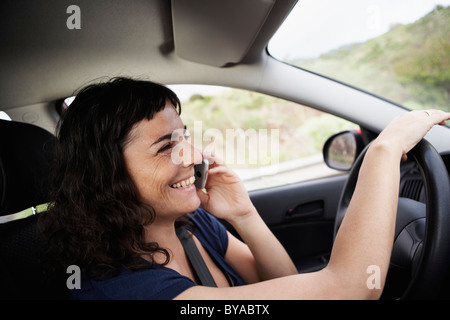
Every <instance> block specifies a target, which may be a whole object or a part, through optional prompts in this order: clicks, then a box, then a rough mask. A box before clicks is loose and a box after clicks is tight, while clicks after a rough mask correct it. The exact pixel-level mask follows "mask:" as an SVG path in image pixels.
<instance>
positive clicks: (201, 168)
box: [194, 159, 209, 189]
mask: <svg viewBox="0 0 450 320" xmlns="http://www.w3.org/2000/svg"><path fill="white" fill-rule="evenodd" d="M208 168H209V161H208V160H207V159H203V161H202V163H201V164H196V165H195V166H194V172H195V173H194V174H195V182H194V185H195V187H196V188H197V189H203V188H204V187H205V185H206V178H207V177H208Z"/></svg>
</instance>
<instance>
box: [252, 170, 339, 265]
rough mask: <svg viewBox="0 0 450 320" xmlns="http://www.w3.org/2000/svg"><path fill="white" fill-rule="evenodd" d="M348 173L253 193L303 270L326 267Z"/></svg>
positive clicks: (257, 206)
mask: <svg viewBox="0 0 450 320" xmlns="http://www.w3.org/2000/svg"><path fill="white" fill-rule="evenodd" d="M345 181H346V175H336V176H331V177H325V178H320V179H315V180H310V181H305V182H299V183H294V184H289V185H285V186H281V187H275V188H269V189H262V190H255V191H251V192H250V197H251V200H252V201H253V204H254V205H255V207H256V209H257V210H258V212H259V214H260V215H261V217H262V218H263V219H264V221H265V222H266V224H267V225H268V226H269V228H270V229H271V230H272V232H273V233H274V235H275V236H276V237H277V238H278V240H279V241H280V242H281V243H282V244H283V246H284V247H285V249H286V250H287V252H288V253H289V255H290V256H291V258H292V260H293V261H294V263H295V265H296V266H297V269H298V270H299V272H311V271H316V270H319V269H321V268H323V267H325V266H326V264H327V263H328V259H329V256H330V252H331V247H332V244H333V229H334V217H335V214H336V208H337V204H338V201H339V196H340V192H341V189H342V187H343V185H344V183H345Z"/></svg>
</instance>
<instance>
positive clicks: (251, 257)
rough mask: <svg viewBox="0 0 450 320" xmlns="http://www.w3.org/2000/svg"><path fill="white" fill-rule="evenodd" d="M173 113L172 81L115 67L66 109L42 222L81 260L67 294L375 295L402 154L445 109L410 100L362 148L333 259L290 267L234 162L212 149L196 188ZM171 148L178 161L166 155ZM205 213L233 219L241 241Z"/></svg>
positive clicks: (61, 257) (54, 240)
mask: <svg viewBox="0 0 450 320" xmlns="http://www.w3.org/2000/svg"><path fill="white" fill-rule="evenodd" d="M180 112H181V109H180V102H179V100H178V98H177V97H176V95H175V94H174V93H173V92H172V91H170V90H169V89H167V88H165V87H163V86H160V85H157V84H154V83H151V82H145V81H137V80H132V79H126V78H118V79H114V80H113V81H110V82H107V83H102V84H98V85H92V86H89V87H87V88H85V89H84V90H82V91H81V92H80V93H79V94H78V95H77V97H76V99H75V100H74V102H73V103H72V104H71V106H70V108H68V110H67V111H66V112H65V114H64V115H63V121H62V123H61V125H60V128H59V133H58V138H59V139H58V140H59V143H58V148H57V166H56V176H55V179H54V180H55V181H54V193H53V201H52V202H53V205H52V207H51V209H50V210H49V211H48V213H47V214H46V215H44V216H43V217H42V221H41V222H42V226H43V229H44V231H45V234H46V235H47V236H48V239H49V250H50V252H51V253H53V254H54V256H55V257H58V262H59V263H60V265H61V266H62V267H64V268H66V267H67V266H68V265H78V266H79V267H81V270H82V275H83V282H82V284H81V289H75V290H72V291H71V296H72V298H74V299H114V298H116V299H248V298H251V299H272V298H273V299H301V298H306V299H315V298H317V299H328V298H335V299H341V298H355V299H365V298H378V297H379V296H380V294H381V291H382V287H381V289H370V288H368V287H367V285H366V281H367V276H368V274H367V273H366V270H367V268H368V266H371V265H376V266H379V268H380V270H381V274H382V277H381V278H382V279H381V280H382V281H383V282H384V279H385V276H386V273H387V270H388V266H389V259H390V253H391V249H392V243H393V235H394V226H395V215H396V208H397V197H398V194H397V192H398V189H399V164H400V160H401V158H402V157H405V155H406V153H407V152H408V151H409V150H410V149H411V148H412V147H413V146H414V145H415V144H416V143H417V142H418V141H419V140H420V139H421V138H422V137H423V136H424V135H425V134H426V132H427V131H428V130H429V129H430V128H431V127H432V126H433V125H435V124H444V123H445V120H448V119H450V114H449V113H444V112H442V111H438V110H433V111H431V112H430V113H427V112H424V111H413V112H410V113H407V114H405V115H403V116H401V117H398V118H397V119H395V120H394V121H393V122H392V123H391V124H390V125H389V126H388V127H387V128H386V129H385V130H384V131H383V132H382V133H381V134H380V135H379V137H378V138H377V139H376V140H375V141H374V142H373V143H372V145H371V147H370V148H369V150H368V151H367V154H366V157H365V160H364V162H363V165H362V167H361V171H360V176H359V181H358V183H357V186H356V189H355V192H354V196H353V199H352V201H351V204H350V206H349V208H348V212H347V214H346V216H345V218H344V220H343V222H342V224H341V227H340V230H339V233H338V235H337V237H336V240H335V244H334V247H333V250H332V254H331V258H330V262H329V264H328V266H327V267H325V268H324V269H322V270H320V271H318V272H314V273H309V274H297V271H296V268H295V266H294V264H293V263H292V261H291V259H290V258H289V256H288V254H287V253H286V251H285V250H284V249H283V247H282V246H281V244H280V243H279V242H278V240H277V239H276V238H275V237H274V235H273V234H272V233H271V232H270V230H269V229H268V228H267V226H266V225H265V224H264V222H263V221H262V219H261V218H260V216H259V215H258V213H257V212H256V210H255V208H254V206H253V205H252V203H251V201H250V199H249V197H248V194H247V192H246V190H245V188H244V187H243V184H242V183H241V181H240V180H239V179H238V177H237V176H236V175H235V174H234V173H233V172H232V171H231V170H230V169H228V168H227V167H226V166H225V165H223V164H218V163H217V161H214V158H212V157H210V160H212V161H211V162H212V163H213V164H212V165H211V167H210V170H209V172H208V182H207V185H206V190H207V192H206V193H204V192H203V191H201V190H197V189H196V188H195V186H194V185H193V180H194V178H193V176H194V169H193V166H194V164H197V163H200V162H201V161H202V154H201V153H200V151H198V150H196V149H194V148H193V147H192V146H191V145H190V144H189V143H188V141H187V140H186V139H183V138H181V139H173V136H172V133H174V132H180V131H183V128H184V125H183V123H182V121H181V119H180V117H179V114H180ZM175 148H177V150H181V152H177V153H176V154H177V155H178V156H179V157H180V159H178V160H181V161H174V159H173V158H172V157H173V152H172V151H173V150H174V149H175ZM380 186H383V187H382V188H381V187H380ZM199 207H200V208H199ZM192 212H194V214H189V213H192ZM208 212H209V213H208ZM210 213H211V214H212V215H214V216H215V217H217V218H221V219H225V220H226V221H228V222H229V223H230V224H231V225H232V226H233V227H234V228H235V229H236V231H237V232H238V233H239V235H240V237H241V238H242V240H243V241H240V240H238V239H237V238H235V237H234V236H233V235H231V234H230V233H228V232H227V231H226V230H225V228H224V227H223V226H222V225H221V224H220V223H218V221H217V220H216V218H215V217H214V216H212V215H211V214H210ZM180 225H181V226H184V227H186V228H187V230H189V234H191V235H192V239H193V240H194V243H195V244H196V246H197V248H198V249H199V251H200V253H201V255H202V257H203V259H204V261H205V263H206V265H207V267H208V269H209V271H210V273H211V275H212V277H213V279H214V281H215V283H216V284H217V288H215V287H207V286H202V285H199V280H198V278H197V275H196V273H195V271H194V270H193V268H192V266H191V264H190V262H189V260H188V258H187V256H186V254H185V252H184V249H183V246H182V244H181V242H180V240H179V238H178V237H177V234H176V228H177V227H178V226H180ZM367 248H370V250H367Z"/></svg>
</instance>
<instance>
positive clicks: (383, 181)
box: [177, 110, 450, 299]
mask: <svg viewBox="0 0 450 320" xmlns="http://www.w3.org/2000/svg"><path fill="white" fill-rule="evenodd" d="M449 119H450V113H444V112H442V111H438V110H433V111H432V115H431V116H429V115H428V114H427V113H425V112H423V111H413V112H409V113H407V114H405V115H403V116H400V117H398V118H396V119H395V120H394V121H393V122H392V123H391V124H390V125H389V126H388V127H386V129H385V130H383V132H382V133H381V134H380V135H379V137H378V138H377V139H376V140H375V141H374V142H373V143H372V145H371V147H370V148H369V150H368V151H367V153H366V156H365V159H364V161H363V164H362V166H361V169H360V172H359V178H358V182H357V184H356V187H355V191H354V194H353V197H352V200H351V202H350V205H349V208H348V210H347V213H346V215H345V217H344V219H343V221H342V224H341V227H340V229H339V232H338V235H337V237H336V239H335V243H334V246H333V250H332V253H331V257H330V262H329V264H328V266H327V267H325V268H324V269H322V270H320V271H318V272H314V273H309V274H297V275H290V276H286V277H282V278H277V279H272V280H268V281H263V282H259V283H255V284H251V285H247V286H242V287H233V288H206V287H201V286H197V287H192V288H190V289H188V290H186V291H185V292H183V293H181V294H180V295H179V296H178V297H177V298H178V299H302V298H305V299H346V298H348V299H366V298H372V299H374V298H378V297H379V296H380V294H381V291H382V288H383V285H384V279H385V276H386V273H387V269H388V266H389V260H390V254H391V250H392V244H393V240H394V239H393V237H394V228H395V216H396V208H397V199H398V186H399V167H400V160H401V159H402V158H405V156H406V153H407V152H408V151H409V150H411V149H412V148H413V147H414V145H415V144H416V143H417V142H418V141H420V139H421V138H422V137H423V136H424V135H425V134H426V132H427V131H428V130H429V129H430V128H431V127H432V126H433V125H435V124H444V123H445V121H446V120H449ZM224 189H226V188H224ZM222 192H223V191H222ZM208 193H209V192H208ZM213 195H214V194H212V195H210V196H211V198H212V196H213ZM222 196H224V193H222ZM211 198H210V199H206V198H204V199H203V200H208V201H207V202H206V203H205V204H211V209H214V205H213V204H214V201H212V200H213V199H211ZM234 200H236V199H234ZM205 209H206V208H205ZM211 212H213V213H214V211H211ZM247 214H250V212H247ZM245 217H250V216H247V215H246V214H244V213H243V212H242V216H241V218H245ZM234 220H235V221H236V219H234ZM237 220H239V219H237ZM240 221H241V222H242V221H244V220H240ZM249 230H250V229H247V231H246V232H249ZM244 233H245V232H244ZM250 238H252V237H250ZM253 246H256V247H258V246H259V245H258V243H255V244H253ZM274 260H275V259H274ZM370 266H376V267H378V268H379V270H380V271H381V278H380V280H381V281H382V282H383V283H382V285H381V288H380V289H372V288H370V287H368V286H367V279H368V276H369V274H368V273H367V270H368V267H370Z"/></svg>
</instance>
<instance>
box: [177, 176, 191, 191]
mask: <svg viewBox="0 0 450 320" xmlns="http://www.w3.org/2000/svg"><path fill="white" fill-rule="evenodd" d="M194 181H195V177H194V176H192V177H190V178H188V179H186V180H183V181H181V182H177V183H174V184H173V185H172V188H175V189H182V188H186V187H190V186H191V185H192V184H193V183H194Z"/></svg>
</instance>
